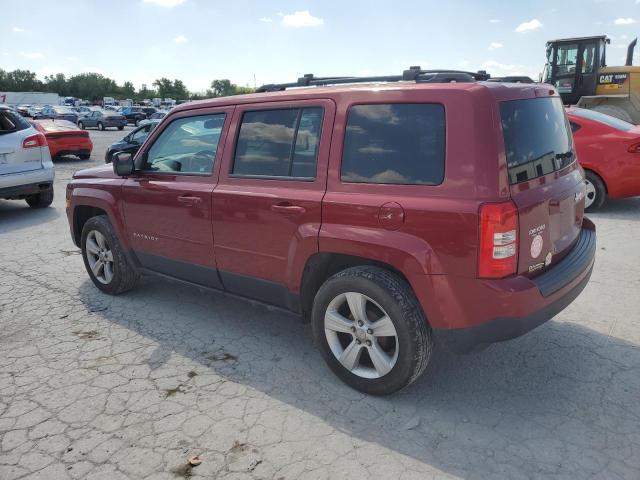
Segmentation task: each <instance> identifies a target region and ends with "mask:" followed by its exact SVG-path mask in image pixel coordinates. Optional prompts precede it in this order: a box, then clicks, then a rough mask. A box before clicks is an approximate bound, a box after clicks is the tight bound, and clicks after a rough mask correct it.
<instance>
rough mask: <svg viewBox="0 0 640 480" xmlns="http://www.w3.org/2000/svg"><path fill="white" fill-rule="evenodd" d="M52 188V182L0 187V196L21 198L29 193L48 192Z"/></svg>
mask: <svg viewBox="0 0 640 480" xmlns="http://www.w3.org/2000/svg"><path fill="white" fill-rule="evenodd" d="M52 188H53V182H51V181H49V182H40V183H28V184H26V185H16V186H14V187H4V188H0V198H6V199H10V200H11V199H21V198H25V197H27V196H29V195H35V194H37V193H41V192H48V191H50V190H51V189H52Z"/></svg>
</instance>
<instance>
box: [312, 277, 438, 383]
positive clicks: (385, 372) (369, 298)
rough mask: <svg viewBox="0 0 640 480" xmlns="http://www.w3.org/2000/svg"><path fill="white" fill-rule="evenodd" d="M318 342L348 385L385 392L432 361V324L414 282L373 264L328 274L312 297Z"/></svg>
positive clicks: (412, 376)
mask: <svg viewBox="0 0 640 480" xmlns="http://www.w3.org/2000/svg"><path fill="white" fill-rule="evenodd" d="M312 326H313V334H314V339H315V342H316V344H317V345H318V346H319V348H320V351H321V353H322V356H323V357H324V359H325V361H326V362H327V364H328V366H329V368H330V369H331V370H332V371H333V372H334V373H335V374H336V375H337V376H338V377H339V378H340V379H341V380H342V381H343V382H345V383H346V384H347V385H349V386H350V387H352V388H355V389H356V390H359V391H361V392H364V393H368V394H372V395H386V394H390V393H393V392H396V391H398V390H400V389H401V388H403V387H406V386H407V385H409V384H410V383H412V382H413V381H414V380H415V379H416V378H418V377H419V376H420V374H421V373H422V372H423V371H424V369H425V368H426V367H427V364H428V363H429V359H430V357H431V351H432V349H433V339H432V333H431V328H430V327H429V325H428V323H427V320H426V318H425V316H424V313H423V312H422V308H421V307H420V304H419V303H418V300H417V299H416V297H415V295H414V293H413V291H412V290H411V287H410V286H409V285H408V284H407V282H406V281H405V280H404V279H402V278H401V277H399V276H398V275H396V274H394V273H392V272H390V271H388V270H385V269H382V268H379V267H374V266H363V267H353V268H349V269H346V270H343V271H342V272H339V273H337V274H336V275H334V276H332V277H331V278H329V279H328V280H327V281H326V282H325V283H324V284H323V285H322V287H320V290H318V293H317V294H316V297H315V299H314V302H313V311H312Z"/></svg>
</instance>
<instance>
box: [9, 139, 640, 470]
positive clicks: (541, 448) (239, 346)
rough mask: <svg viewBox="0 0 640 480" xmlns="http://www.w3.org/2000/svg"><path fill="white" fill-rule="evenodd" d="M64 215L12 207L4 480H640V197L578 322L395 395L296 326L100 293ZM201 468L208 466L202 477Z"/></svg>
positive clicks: (626, 207)
mask: <svg viewBox="0 0 640 480" xmlns="http://www.w3.org/2000/svg"><path fill="white" fill-rule="evenodd" d="M91 136H92V138H93V139H94V142H95V149H94V154H93V156H92V158H91V159H90V160H88V161H79V160H75V159H65V160H62V161H58V162H57V163H56V170H57V178H56V187H55V188H56V190H55V191H56V199H55V202H54V205H53V207H52V208H49V209H45V210H40V211H36V210H31V209H29V208H28V207H27V206H26V204H25V203H24V202H8V201H0V279H1V281H0V325H1V326H2V328H1V330H0V479H2V480H9V479H19V478H29V479H46V480H54V479H55V480H57V479H87V480H97V479H108V480H114V479H125V478H130V479H176V478H189V477H193V478H219V479H245V478H246V479H258V478H274V479H329V478H330V479H340V478H345V479H346V478H349V479H356V478H394V479H403V480H404V479H407V480H408V479H424V478H465V479H483V478H492V479H493V478H516V479H518V478H527V479H528V478H554V479H562V478H567V479H576V478H607V479H634V480H637V479H638V478H640V348H639V347H638V345H640V314H639V313H638V294H639V293H640V266H639V263H640V262H638V260H640V253H639V251H638V248H639V247H640V243H639V242H638V238H640V198H636V199H633V200H628V201H619V202H611V203H609V204H608V205H606V206H605V208H603V209H602V210H601V211H600V212H599V213H597V214H592V215H590V217H591V218H592V219H593V220H594V221H595V223H596V224H597V227H598V235H599V239H598V241H599V245H598V258H597V263H596V267H595V271H594V274H593V277H592V280H591V283H590V284H589V285H588V287H587V288H586V290H585V291H584V292H583V294H582V295H581V296H580V297H579V298H578V300H577V301H576V302H575V303H574V304H573V305H571V306H570V307H569V308H568V309H567V310H565V311H564V312H563V313H561V314H560V315H559V316H558V317H556V318H555V319H554V320H552V321H551V322H548V323H547V324H546V325H544V326H542V327H540V328H538V329H537V330H535V331H533V332H531V333H530V334H528V335H526V336H524V337H522V338H519V339H516V340H514V341H511V342H507V343H503V344H499V345H494V346H492V347H491V348H489V349H487V350H485V351H483V352H481V353H476V354H471V355H467V356H456V355H453V354H450V353H447V352H446V351H443V350H442V349H437V350H436V352H435V355H434V358H433V361H432V363H431V364H430V365H429V367H428V369H427V371H426V372H425V375H424V376H423V377H422V378H420V379H419V380H418V381H417V382H416V383H415V384H414V385H412V386H411V387H409V388H407V389H405V390H403V391H402V392H400V393H398V394H396V395H393V396H390V397H385V398H375V397H367V396H365V395H362V394H360V393H358V392H355V391H353V390H351V389H349V388H348V387H346V386H345V385H343V384H341V383H340V382H339V381H338V379H337V378H336V377H334V376H333V375H332V374H331V373H330V372H329V370H328V369H327V368H326V367H325V365H324V364H323V362H322V359H321V357H320V355H319V353H318V352H317V351H316V350H315V349H314V347H313V345H312V343H311V335H310V332H309V328H308V326H306V325H304V324H302V323H300V322H299V321H298V320H297V319H296V318H295V317H290V316H287V315H284V314H282V313H280V312H277V311H272V310H269V309H267V308H264V307H262V306H259V305H255V304H251V303H247V302H243V301H241V300H237V299H234V298H229V297H225V296H223V295H221V294H216V293H211V292H205V291H199V290H198V289H196V288H190V287H187V286H182V285H176V284H172V283H169V282H166V281H163V280H160V279H155V278H146V279H144V280H143V281H142V282H141V283H140V284H139V286H138V288H137V289H135V290H134V291H132V292H130V293H128V294H126V295H122V296H119V297H109V296H106V295H104V294H102V293H100V292H99V291H98V290H97V289H96V288H95V287H94V286H93V284H92V283H91V282H90V280H89V278H88V276H87V274H86V273H85V271H84V267H83V264H82V259H81V257H80V255H79V252H78V250H77V248H76V247H75V246H74V245H73V243H72V242H71V239H70V237H69V232H68V227H67V221H66V218H65V215H64V186H65V184H66V182H67V181H68V180H69V178H70V177H71V175H72V173H73V172H74V171H75V170H77V169H79V168H84V167H87V166H90V165H98V164H101V163H102V162H103V155H104V148H105V147H106V145H107V144H109V143H111V142H113V141H114V140H116V139H117V138H120V137H121V136H122V132H117V131H111V132H96V131H92V132H91ZM192 455H200V457H201V458H202V464H201V465H199V466H197V467H194V468H190V467H189V466H188V464H187V463H186V462H187V460H188V458H189V457H190V456H192Z"/></svg>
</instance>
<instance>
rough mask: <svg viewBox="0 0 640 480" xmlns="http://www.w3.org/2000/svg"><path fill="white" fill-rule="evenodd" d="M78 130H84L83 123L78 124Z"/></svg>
mask: <svg viewBox="0 0 640 480" xmlns="http://www.w3.org/2000/svg"><path fill="white" fill-rule="evenodd" d="M78 128H79V129H80V130H84V123H82V122H78Z"/></svg>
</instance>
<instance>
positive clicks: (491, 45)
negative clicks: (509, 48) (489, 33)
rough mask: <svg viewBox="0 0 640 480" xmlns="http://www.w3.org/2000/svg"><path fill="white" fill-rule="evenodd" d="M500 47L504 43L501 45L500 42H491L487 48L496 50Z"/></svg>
mask: <svg viewBox="0 0 640 480" xmlns="http://www.w3.org/2000/svg"><path fill="white" fill-rule="evenodd" d="M502 47H504V45H502V44H501V43H500V42H491V43H490V44H489V50H497V49H498V48H502Z"/></svg>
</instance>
